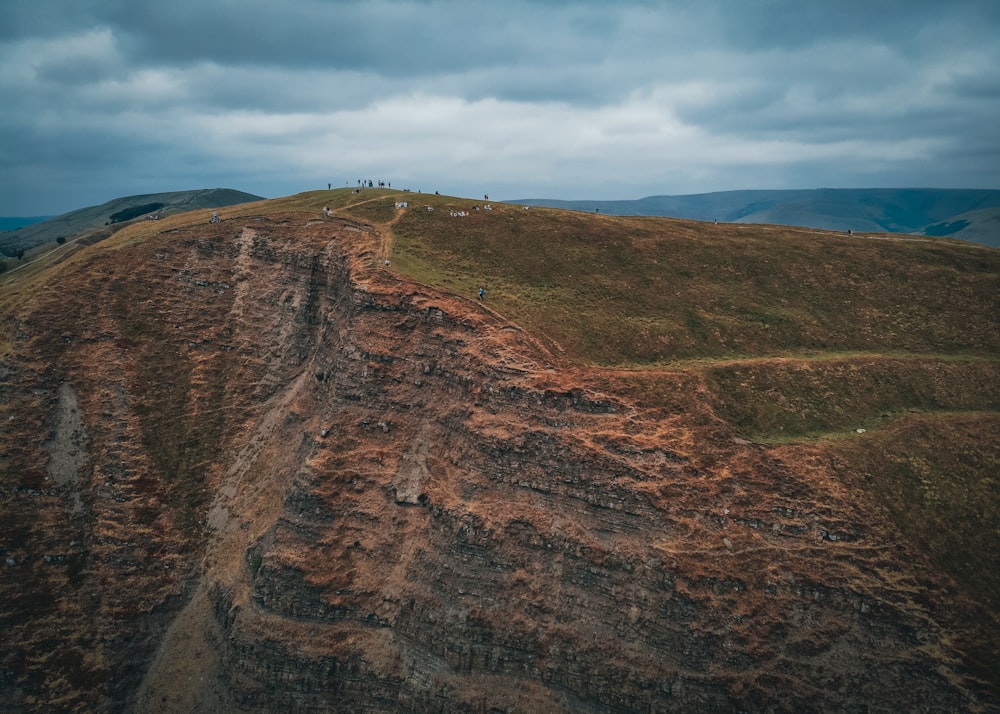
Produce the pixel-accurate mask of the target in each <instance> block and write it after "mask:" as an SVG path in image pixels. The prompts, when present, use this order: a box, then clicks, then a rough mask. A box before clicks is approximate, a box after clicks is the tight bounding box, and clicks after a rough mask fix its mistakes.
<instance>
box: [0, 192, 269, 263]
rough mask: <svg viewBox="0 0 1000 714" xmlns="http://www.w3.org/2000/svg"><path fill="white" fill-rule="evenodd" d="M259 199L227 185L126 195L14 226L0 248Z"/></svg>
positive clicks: (20, 246)
mask: <svg viewBox="0 0 1000 714" xmlns="http://www.w3.org/2000/svg"><path fill="white" fill-rule="evenodd" d="M260 200H262V198H261V197H260V196H255V195H253V194H251V193H244V192H243V191H234V190H232V189H228V188H206V189H197V190H193V191H171V192H168V193H148V194H142V195H138V196H125V197H123V198H116V199H114V200H111V201H108V202H107V203H104V204H101V205H100V206H91V207H89V208H81V209H79V210H77V211H71V212H69V213H64V214H62V215H61V216H56V217H55V218H50V219H48V220H45V221H42V222H41V223H34V224H32V225H24V226H23V227H21V228H17V229H16V230H11V231H8V232H5V233H0V252H3V253H6V254H7V255H12V254H14V253H16V252H18V251H22V250H31V249H32V248H36V247H38V246H40V245H45V244H46V243H52V242H53V241H56V240H58V239H59V238H71V237H72V236H75V235H79V234H80V233H85V232H89V231H93V230H97V229H98V228H101V227H103V226H106V225H109V224H112V223H118V222H124V221H128V220H131V219H133V218H138V217H139V216H142V215H146V214H153V213H155V214H158V215H160V216H167V215H171V214H174V213H183V212H185V211H193V210H197V209H201V208H222V207H224V206H232V205H235V204H238V203H250V202H251V201H260ZM8 220H11V219H8ZM21 220H25V219H21Z"/></svg>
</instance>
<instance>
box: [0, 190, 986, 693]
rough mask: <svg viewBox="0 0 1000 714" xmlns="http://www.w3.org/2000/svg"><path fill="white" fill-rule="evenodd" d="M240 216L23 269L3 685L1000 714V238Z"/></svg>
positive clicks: (10, 371) (273, 204) (586, 220)
mask: <svg viewBox="0 0 1000 714" xmlns="http://www.w3.org/2000/svg"><path fill="white" fill-rule="evenodd" d="M324 208H328V209H329V213H330V215H328V216H327V215H324V211H323V209H324ZM218 212H219V214H220V216H221V217H222V222H221V223H209V220H208V219H209V216H210V214H211V211H206V210H202V211H192V212H189V213H185V214H178V215H174V216H170V217H167V218H164V219H161V220H160V221H138V222H136V223H134V224H132V225H129V226H127V227H125V228H123V229H122V230H120V231H118V232H117V233H115V234H114V235H112V236H109V237H108V238H106V239H105V240H103V241H101V242H100V243H97V244H94V245H91V246H89V247H86V248H81V249H80V250H78V251H77V252H76V253H74V254H73V255H71V256H68V257H64V258H61V259H59V260H58V262H56V256H53V258H52V262H51V263H48V264H46V265H42V264H41V263H40V264H39V265H37V266H36V269H35V270H33V271H32V272H30V273H26V272H22V273H17V274H7V275H0V320H2V321H3V324H4V325H5V326H6V329H5V331H4V333H3V334H4V342H3V343H2V345H0V348H2V349H0V395H2V401H0V421H2V422H3V423H4V424H5V427H6V428H5V431H4V432H3V433H2V435H0V439H2V442H0V453H2V454H3V456H2V457H0V469H2V470H0V506H2V508H3V510H4V513H5V518H4V519H3V520H2V521H0V558H2V560H0V563H4V565H3V566H2V567H4V568H5V570H4V574H5V577H4V578H2V579H0V608H2V609H0V625H2V627H3V631H4V633H5V637H4V640H3V642H2V643H0V672H2V673H3V676H2V678H0V700H2V701H3V702H5V704H6V709H8V710H11V711H28V710H35V709H39V708H48V709H59V710H63V711H119V710H137V711H150V712H152V711H177V712H180V711H185V712H187V711H196V710H202V711H261V712H263V711H274V710H275V709H281V708H284V709H289V710H295V711H318V710H324V709H325V710H331V709H342V710H376V711H449V712H450V711H491V710H493V711H515V710H516V711H540V712H541V711H544V712H552V711H567V712H569V711H572V712H579V711H584V712H604V711H649V710H656V711H734V710H742V711H764V710H772V711H819V710H829V711H863V710H881V711H888V710H893V711H896V710H900V711H907V710H919V709H930V710H938V711H989V710H992V709H995V708H996V706H997V701H998V700H997V695H998V691H1000V671H998V670H997V662H998V661H1000V651H998V647H997V643H998V642H1000V601H998V600H997V593H998V592H1000V579H998V578H1000V576H998V573H1000V547H998V546H1000V543H998V542H997V537H998V536H997V534H998V533H1000V520H998V516H997V514H998V513H1000V493H998V491H997V487H996V484H995V474H996V467H997V464H998V463H1000V438H998V437H1000V290H998V289H997V288H998V286H1000V251H997V250H993V249H990V248H987V247H984V246H980V245H976V244H972V243H968V242H963V241H958V240H951V239H947V238H933V237H925V238H918V237H913V236H894V235H890V234H884V233H878V234H874V233H872V234H869V233H856V234H855V235H852V236H848V235H846V234H844V233H842V232H833V231H824V230H818V229H807V228H789V227H783V226H775V225H767V226H763V225H752V224H719V225H715V224H714V223H706V222H699V221H691V220H678V219H667V218H656V217H620V216H607V215H594V214H585V213H581V212H572V211H565V210H557V209H549V208H538V207H532V208H530V209H529V208H524V207H522V206H515V205H510V204H494V205H487V204H484V203H483V202H481V201H472V200H468V199H462V198H455V197H448V196H437V195H425V194H413V193H404V192H399V191H388V190H378V189H376V190H369V189H366V190H364V191H363V192H360V193H355V192H352V191H350V190H347V189H343V190H335V191H317V192H311V193H306V194H300V195H297V196H291V197H287V198H282V199H273V200H270V201H264V202H258V203H251V204H243V205H237V206H231V207H228V208H223V209H219V211H218ZM480 288H484V289H485V299H484V300H479V299H478V297H477V295H478V291H479V289H480ZM40 436H41V438H40Z"/></svg>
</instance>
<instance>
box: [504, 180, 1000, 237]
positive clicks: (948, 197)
mask: <svg viewBox="0 0 1000 714" xmlns="http://www.w3.org/2000/svg"><path fill="white" fill-rule="evenodd" d="M516 203H522V204H526V205H533V206H549V207H552V208H568V209H571V210H579V211H589V212H595V211H596V212H600V213H607V214H611V215H630V216H671V217H674V218H692V219H695V220H700V221H715V220H717V221H722V222H726V223H772V224H778V225H786V226H805V227H808V228H822V229H825V230H838V231H848V230H853V231H856V232H866V233H915V234H919V235H928V236H937V237H945V236H946V237H950V238H960V239H962V240H969V241H973V242H976V243H983V244H985V245H989V246H994V247H998V246H1000V191H996V190H985V189H935V188H902V189H899V188H874V189H853V188H851V189H836V188H821V189H804V190H783V191H720V192H716V193H701V194H692V195H684V196H647V197H646V198H640V199H637V200H632V201H558V200H553V199H545V198H534V199H523V200H520V201H516Z"/></svg>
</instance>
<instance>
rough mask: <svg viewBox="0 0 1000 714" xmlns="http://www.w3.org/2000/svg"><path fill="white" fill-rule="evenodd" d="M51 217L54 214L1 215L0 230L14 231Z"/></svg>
mask: <svg viewBox="0 0 1000 714" xmlns="http://www.w3.org/2000/svg"><path fill="white" fill-rule="evenodd" d="M50 218H53V216H0V231H14V230H17V229H18V228H24V227H25V226H30V225H33V224H35V223H41V222H42V221H47V220H49V219H50Z"/></svg>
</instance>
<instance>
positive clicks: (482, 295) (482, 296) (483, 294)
mask: <svg viewBox="0 0 1000 714" xmlns="http://www.w3.org/2000/svg"><path fill="white" fill-rule="evenodd" d="M479 299H480V300H485V299H486V288H479Z"/></svg>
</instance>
